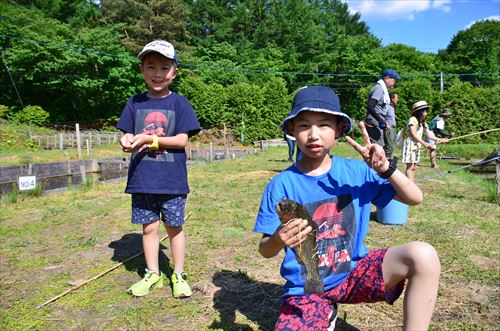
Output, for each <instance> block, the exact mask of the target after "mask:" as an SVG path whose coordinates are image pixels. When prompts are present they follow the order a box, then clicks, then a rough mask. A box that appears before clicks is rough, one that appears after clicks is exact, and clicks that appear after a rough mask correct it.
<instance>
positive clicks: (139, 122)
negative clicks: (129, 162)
mask: <svg viewBox="0 0 500 331" xmlns="http://www.w3.org/2000/svg"><path fill="white" fill-rule="evenodd" d="M135 130H136V131H135V134H140V133H143V134H149V135H157V136H158V137H169V136H173V135H174V134H175V112H174V111H171V110H164V109H140V110H139V111H138V113H137V117H136V120H135ZM135 154H139V155H140V154H144V158H147V159H148V160H151V161H159V162H173V161H174V157H173V155H172V154H171V153H168V151H167V150H166V149H163V148H159V149H156V150H151V149H149V148H148V146H146V145H144V146H143V147H142V148H141V149H140V150H139V151H138V152H137V153H134V155H133V157H135V156H136V155H135Z"/></svg>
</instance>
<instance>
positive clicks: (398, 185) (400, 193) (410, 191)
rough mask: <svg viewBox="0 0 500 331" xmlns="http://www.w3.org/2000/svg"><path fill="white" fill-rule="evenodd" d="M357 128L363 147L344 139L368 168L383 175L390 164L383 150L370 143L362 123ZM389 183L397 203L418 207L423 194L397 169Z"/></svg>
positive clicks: (351, 140)
mask: <svg viewBox="0 0 500 331" xmlns="http://www.w3.org/2000/svg"><path fill="white" fill-rule="evenodd" d="M359 127H360V128H361V135H362V137H363V142H364V144H365V145H364V146H361V145H360V144H358V143H357V142H355V141H354V140H353V139H352V138H350V137H348V136H346V137H345V139H346V140H347V141H348V142H349V144H351V146H352V147H354V149H356V150H357V151H358V153H359V154H360V155H361V156H362V157H363V159H364V160H365V162H366V163H367V164H368V166H369V167H370V168H372V169H373V170H375V171H376V172H377V173H379V174H381V173H384V172H385V171H387V170H388V169H389V164H390V162H389V160H387V158H386V156H385V152H384V149H383V148H382V147H380V146H379V145H377V144H372V143H370V138H369V137H368V132H367V131H366V127H365V124H364V123H363V122H360V123H359ZM389 181H390V182H391V184H392V187H393V188H394V190H395V191H396V196H395V199H397V200H398V201H401V202H403V203H406V204H408V205H411V206H414V205H418V204H419V203H421V202H422V201H423V193H422V191H421V190H420V188H419V187H418V186H417V184H415V183H414V182H413V181H411V180H410V179H408V177H406V176H405V175H404V174H403V173H402V172H401V171H399V170H398V169H396V171H394V173H393V174H392V175H391V177H389Z"/></svg>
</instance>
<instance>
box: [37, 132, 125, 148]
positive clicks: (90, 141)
mask: <svg viewBox="0 0 500 331" xmlns="http://www.w3.org/2000/svg"><path fill="white" fill-rule="evenodd" d="M120 137H121V134H120V133H118V132H100V131H81V132H80V139H81V140H80V141H81V147H82V148H92V147H93V146H101V145H105V144H116V143H118V139H120ZM30 140H31V141H33V142H35V143H37V144H38V146H40V147H41V148H45V149H64V148H68V147H78V139H77V134H76V133H75V132H57V133H44V132H30Z"/></svg>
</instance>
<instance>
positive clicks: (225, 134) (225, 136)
mask: <svg viewBox="0 0 500 331" xmlns="http://www.w3.org/2000/svg"><path fill="white" fill-rule="evenodd" d="M226 146H227V131H226V123H224V147H226Z"/></svg>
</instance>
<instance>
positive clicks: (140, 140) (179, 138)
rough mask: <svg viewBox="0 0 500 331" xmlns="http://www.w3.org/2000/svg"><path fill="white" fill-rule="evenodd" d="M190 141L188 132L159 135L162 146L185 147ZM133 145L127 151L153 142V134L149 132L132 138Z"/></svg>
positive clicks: (159, 143) (160, 145) (132, 150)
mask: <svg viewBox="0 0 500 331" xmlns="http://www.w3.org/2000/svg"><path fill="white" fill-rule="evenodd" d="M187 141H188V135H187V133H179V134H177V135H175V136H172V137H158V146H159V147H160V148H172V149H183V148H184V147H186V144H187ZM130 142H131V145H130V147H129V148H128V149H127V150H125V151H126V152H135V151H136V150H138V149H139V148H141V147H142V146H143V145H145V144H152V143H153V136H152V135H149V134H142V133H141V134H138V135H136V136H132V138H131V139H130Z"/></svg>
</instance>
